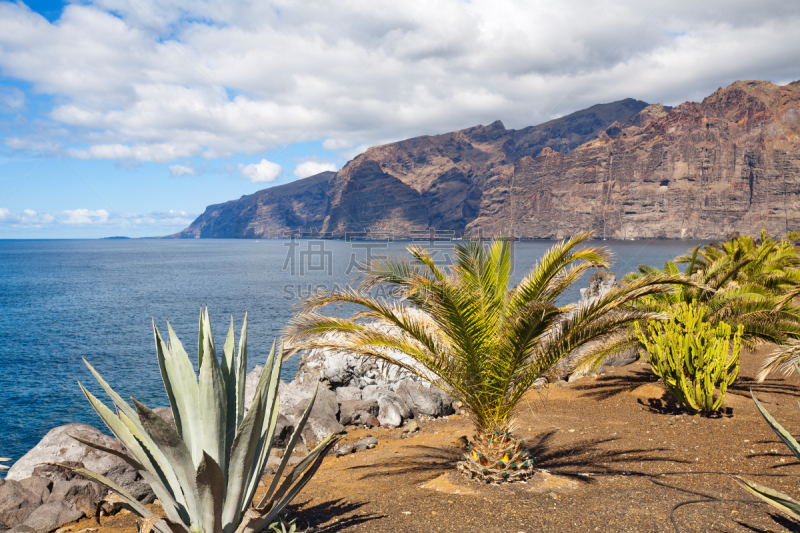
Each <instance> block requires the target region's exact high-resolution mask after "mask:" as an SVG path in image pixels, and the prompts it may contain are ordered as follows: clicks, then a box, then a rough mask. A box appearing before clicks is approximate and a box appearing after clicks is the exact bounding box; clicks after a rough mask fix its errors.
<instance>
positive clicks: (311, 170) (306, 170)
mask: <svg viewBox="0 0 800 533" xmlns="http://www.w3.org/2000/svg"><path fill="white" fill-rule="evenodd" d="M326 170H332V171H335V170H336V163H331V162H328V161H305V162H303V163H300V164H298V165H297V166H296V167H295V168H294V175H295V176H297V177H298V178H307V177H309V176H314V175H316V174H319V173H320V172H325V171H326Z"/></svg>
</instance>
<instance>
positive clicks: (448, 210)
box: [172, 99, 647, 238]
mask: <svg viewBox="0 0 800 533" xmlns="http://www.w3.org/2000/svg"><path fill="white" fill-rule="evenodd" d="M646 106H647V104H646V103H645V102H641V101H638V100H633V99H627V100H622V101H619V102H614V103H610V104H600V105H595V106H592V107H590V108H588V109H584V110H581V111H577V112H575V113H572V114H570V115H567V116H565V117H562V118H559V119H555V120H551V121H549V122H546V123H544V124H540V125H538V126H530V127H528V128H524V129H521V130H509V129H506V128H505V127H504V126H503V123H502V122H500V121H496V122H493V123H492V124H489V125H488V126H475V127H472V128H468V129H465V130H461V131H456V132H452V133H446V134H443V135H436V136H423V137H416V138H413V139H408V140H406V141H401V142H398V143H393V144H387V145H384V146H376V147H373V148H370V149H369V150H367V151H366V152H365V153H364V154H361V155H359V156H358V157H356V158H355V159H353V160H352V161H350V162H349V163H348V164H347V165H345V167H344V168H343V169H342V170H340V171H339V172H337V173H336V174H335V175H334V174H333V173H322V174H319V175H317V176H312V177H310V178H305V179H303V180H298V181H296V182H293V183H290V184H287V185H281V186H277V187H272V188H270V189H266V190H263V191H259V192H257V193H255V194H252V195H248V196H243V197H242V198H240V199H239V200H234V201H231V202H227V203H224V204H218V205H212V206H209V207H208V208H207V209H206V211H205V213H203V214H202V215H201V216H200V217H198V218H197V220H195V221H194V222H193V223H192V224H191V225H190V226H189V227H188V228H186V229H185V230H183V231H182V232H180V233H177V234H175V235H173V236H172V237H179V238H199V237H216V238H230V237H252V238H281V237H284V236H285V235H286V233H287V232H289V231H298V232H310V231H311V230H312V229H315V230H317V231H322V232H328V233H330V234H332V235H334V236H342V235H345V234H346V233H347V232H363V231H366V230H390V231H391V232H392V233H393V234H394V235H396V236H398V237H399V236H402V235H408V234H409V233H410V232H413V231H417V230H425V229H428V228H429V227H432V228H436V229H437V230H453V231H455V232H456V234H461V233H463V232H464V231H465V229H466V228H467V226H468V225H469V224H470V223H471V222H473V221H474V220H475V219H476V218H477V217H479V216H481V215H484V216H485V215H486V214H488V211H486V210H487V209H489V210H490V211H491V210H492V209H494V207H492V205H491V204H492V202H493V200H492V199H493V198H496V199H501V200H502V198H503V195H502V193H501V191H499V190H496V189H497V187H501V188H503V187H505V188H506V189H507V185H503V183H504V180H505V181H507V180H508V179H509V178H510V176H511V175H512V174H513V170H514V163H515V162H516V161H518V160H519V159H520V158H522V157H525V156H533V155H536V154H538V153H540V152H541V151H542V150H543V149H545V148H548V147H550V148H552V149H554V150H558V151H561V152H568V151H570V150H572V149H574V148H576V147H578V146H580V145H581V144H582V143H584V142H586V141H588V140H590V139H591V138H593V137H594V136H595V135H596V134H597V133H598V132H600V131H604V130H605V129H606V128H608V127H609V126H610V125H612V124H613V123H615V122H626V121H628V120H629V119H631V117H633V116H635V115H636V114H637V113H638V112H639V111H641V110H642V109H643V108H645V107H646Z"/></svg>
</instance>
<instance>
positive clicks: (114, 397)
mask: <svg viewBox="0 0 800 533" xmlns="http://www.w3.org/2000/svg"><path fill="white" fill-rule="evenodd" d="M83 362H84V363H85V364H86V366H87V367H89V370H90V371H91V372H92V374H93V375H94V377H95V379H96V380H97V382H98V383H99V384H100V386H101V387H103V390H105V391H106V394H108V395H109V397H110V398H111V401H112V402H114V405H115V406H116V407H117V409H118V410H119V411H121V413H122V415H124V416H122V415H120V417H119V418H120V420H122V421H123V422H124V423H125V425H126V426H127V427H128V430H129V431H130V433H131V434H133V435H134V436H135V437H136V438H137V439H139V441H140V442H141V444H142V445H144V447H145V448H146V450H147V451H148V452H149V453H151V454H153V456H154V457H155V460H156V461H157V464H158V465H159V467H160V468H162V469H163V470H164V473H165V474H167V475H169V464H168V463H167V461H166V458H165V457H164V454H163V453H161V451H160V450H159V449H158V447H157V446H155V444H154V443H153V441H152V439H150V437H149V436H148V435H147V434H146V432H145V431H144V428H143V427H142V423H141V421H140V420H139V415H138V414H137V413H136V411H134V410H133V409H132V408H131V406H130V405H128V404H127V403H126V402H125V401H124V400H123V399H122V398H121V397H120V396H119V394H117V393H116V392H114V390H113V389H112V388H111V386H110V385H109V384H108V383H106V381H105V380H104V379H103V378H102V376H100V374H99V373H98V372H97V371H96V370H95V369H94V367H93V366H92V365H90V364H89V362H88V361H86V359H84V360H83ZM100 403H101V405H102V402H100ZM112 417H113V415H112ZM128 422H129V423H128ZM139 460H140V461H141V458H139ZM142 464H144V463H142ZM170 484H171V483H170Z"/></svg>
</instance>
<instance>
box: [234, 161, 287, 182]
mask: <svg viewBox="0 0 800 533" xmlns="http://www.w3.org/2000/svg"><path fill="white" fill-rule="evenodd" d="M239 172H241V173H242V176H244V177H245V178H247V179H249V180H250V181H252V182H253V183H268V182H270V181H275V180H276V179H278V178H280V177H281V175H282V174H283V169H282V168H281V166H280V165H279V164H277V163H273V162H272V161H267V160H266V159H262V160H261V162H260V163H253V164H250V165H243V164H241V163H239Z"/></svg>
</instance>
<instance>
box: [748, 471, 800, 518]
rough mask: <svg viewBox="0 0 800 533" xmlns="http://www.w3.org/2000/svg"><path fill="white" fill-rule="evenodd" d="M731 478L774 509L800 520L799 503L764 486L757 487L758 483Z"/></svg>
mask: <svg viewBox="0 0 800 533" xmlns="http://www.w3.org/2000/svg"><path fill="white" fill-rule="evenodd" d="M733 478H734V479H735V480H736V481H737V482H738V483H739V485H741V486H742V487H743V488H744V489H745V490H747V491H748V492H750V493H751V494H754V495H756V496H758V497H759V498H761V499H762V500H764V501H765V502H767V503H768V504H770V505H771V506H773V507H775V508H776V509H780V510H781V511H783V512H785V513H787V514H789V515H791V516H793V517H794V518H800V502H798V501H797V500H795V499H793V498H791V497H790V496H787V495H786V494H783V493H782V492H778V491H777V490H774V489H771V488H769V487H765V486H764V485H759V484H758V483H755V482H753V481H750V480H749V479H745V478H743V477H740V476H733Z"/></svg>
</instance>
